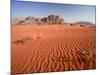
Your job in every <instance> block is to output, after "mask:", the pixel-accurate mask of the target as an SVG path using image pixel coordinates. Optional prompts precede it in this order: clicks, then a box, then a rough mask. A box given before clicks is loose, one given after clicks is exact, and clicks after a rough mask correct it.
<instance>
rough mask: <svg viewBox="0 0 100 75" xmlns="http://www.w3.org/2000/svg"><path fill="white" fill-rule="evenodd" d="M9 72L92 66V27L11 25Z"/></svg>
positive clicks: (94, 40)
mask: <svg viewBox="0 0 100 75" xmlns="http://www.w3.org/2000/svg"><path fill="white" fill-rule="evenodd" d="M11 42H12V51H11V53H12V56H11V58H12V60H11V61H12V64H11V65H12V66H11V70H12V75H16V74H25V73H37V72H57V71H74V70H89V69H95V68H96V43H95V42H96V27H95V26H82V27H80V26H78V25H77V26H70V25H41V26H39V25H35V26H32V25H31V26H29V25H28V26H12V41H11Z"/></svg>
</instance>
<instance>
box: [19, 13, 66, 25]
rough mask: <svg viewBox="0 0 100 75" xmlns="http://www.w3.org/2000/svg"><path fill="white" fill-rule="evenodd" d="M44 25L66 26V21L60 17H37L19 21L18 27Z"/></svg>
mask: <svg viewBox="0 0 100 75" xmlns="http://www.w3.org/2000/svg"><path fill="white" fill-rule="evenodd" d="M43 24H50V25H53V24H65V22H64V19H63V18H61V17H60V16H59V15H57V16H56V15H49V16H48V17H43V18H35V17H32V16H30V17H26V18H25V19H24V20H22V21H19V22H18V23H17V25H43Z"/></svg>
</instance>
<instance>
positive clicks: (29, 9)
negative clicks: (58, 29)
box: [12, 0, 95, 24]
mask: <svg viewBox="0 0 100 75" xmlns="http://www.w3.org/2000/svg"><path fill="white" fill-rule="evenodd" d="M51 14H53V15H60V16H62V17H63V18H64V20H65V21H66V22H77V21H89V22H92V23H94V24H95V6H93V5H92V6H90V5H72V4H57V3H39V2H23V1H15V0H12V18H15V17H19V18H25V17H27V16H34V17H47V16H48V15H51Z"/></svg>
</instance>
